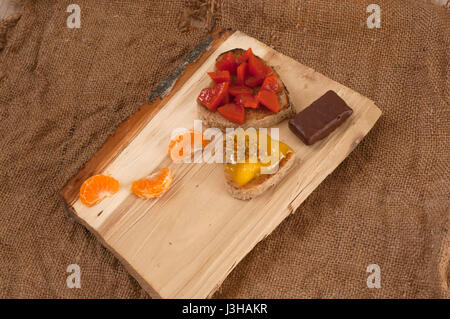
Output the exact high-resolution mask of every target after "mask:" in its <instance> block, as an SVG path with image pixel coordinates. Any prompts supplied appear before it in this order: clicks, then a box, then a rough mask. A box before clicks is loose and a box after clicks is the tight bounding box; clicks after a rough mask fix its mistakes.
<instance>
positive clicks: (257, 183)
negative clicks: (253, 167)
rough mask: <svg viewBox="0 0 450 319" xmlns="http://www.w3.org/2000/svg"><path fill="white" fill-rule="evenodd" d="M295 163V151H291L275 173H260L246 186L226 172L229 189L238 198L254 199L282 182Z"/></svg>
mask: <svg viewBox="0 0 450 319" xmlns="http://www.w3.org/2000/svg"><path fill="white" fill-rule="evenodd" d="M294 163H295V153H294V152H290V153H288V154H287V155H286V157H285V158H283V159H282V160H281V161H280V163H279V167H278V171H277V172H276V173H275V174H266V175H259V176H258V177H256V178H255V179H253V180H251V181H250V182H249V183H248V184H245V185H244V186H240V185H238V184H237V183H236V182H235V181H233V179H232V178H231V176H230V175H229V174H227V173H225V181H226V187H227V191H228V192H229V193H230V195H231V196H233V197H234V198H237V199H242V200H249V199H252V198H253V197H256V196H258V195H261V194H262V193H264V192H265V191H266V190H267V189H269V188H270V187H272V186H275V185H277V184H278V183H280V181H282V180H283V178H284V177H285V176H286V174H287V173H288V172H289V171H290V170H291V168H292V167H294Z"/></svg>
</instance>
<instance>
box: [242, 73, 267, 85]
mask: <svg viewBox="0 0 450 319" xmlns="http://www.w3.org/2000/svg"><path fill="white" fill-rule="evenodd" d="M263 81H264V77H261V76H259V75H257V76H250V77H248V78H247V79H246V80H245V85H247V86H250V87H255V86H258V85H260V84H261V83H263Z"/></svg>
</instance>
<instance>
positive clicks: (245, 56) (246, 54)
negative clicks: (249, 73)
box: [236, 48, 253, 64]
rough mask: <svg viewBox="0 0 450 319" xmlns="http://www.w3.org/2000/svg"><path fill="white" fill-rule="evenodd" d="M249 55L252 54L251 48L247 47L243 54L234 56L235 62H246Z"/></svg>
mask: <svg viewBox="0 0 450 319" xmlns="http://www.w3.org/2000/svg"><path fill="white" fill-rule="evenodd" d="M251 56H253V51H252V48H248V50H247V51H245V52H244V54H243V55H241V56H240V57H237V58H236V62H237V64H241V63H243V62H247V60H248V59H249V58H250V57H251Z"/></svg>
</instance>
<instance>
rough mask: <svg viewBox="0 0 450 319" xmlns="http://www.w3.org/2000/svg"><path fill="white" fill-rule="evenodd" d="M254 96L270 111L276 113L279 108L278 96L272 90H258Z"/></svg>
mask: <svg viewBox="0 0 450 319" xmlns="http://www.w3.org/2000/svg"><path fill="white" fill-rule="evenodd" d="M256 98H257V99H258V101H259V102H260V103H261V104H262V105H264V106H265V107H267V108H268V109H269V110H271V111H272V112H275V113H277V112H278V111H279V110H280V104H279V103H278V97H277V95H276V94H275V93H274V92H272V91H268V90H259V92H258V94H257V95H256Z"/></svg>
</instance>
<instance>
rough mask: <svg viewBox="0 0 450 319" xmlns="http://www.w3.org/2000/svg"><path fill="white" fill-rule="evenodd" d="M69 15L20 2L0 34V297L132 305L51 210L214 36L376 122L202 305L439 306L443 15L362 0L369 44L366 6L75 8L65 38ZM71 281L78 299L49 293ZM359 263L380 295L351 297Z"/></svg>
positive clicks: (444, 290)
mask: <svg viewBox="0 0 450 319" xmlns="http://www.w3.org/2000/svg"><path fill="white" fill-rule="evenodd" d="M73 2H74V1H57V2H56V1H54V2H50V1H26V2H25V3H24V7H23V14H22V17H21V19H20V20H19V21H18V22H17V24H16V26H15V27H13V28H11V27H12V25H13V24H14V22H15V21H9V23H8V26H5V24H4V23H3V24H2V27H1V29H0V33H2V38H3V39H4V41H3V42H2V43H3V44H5V45H4V48H3V50H2V51H0V63H1V64H0V297H45V298H46V297H74V298H80V297H89V298H90V297H138V298H141V297H147V294H146V293H145V292H144V291H143V290H142V289H141V288H140V287H139V285H138V284H137V282H136V281H135V280H134V279H133V278H132V277H131V276H130V275H128V274H127V272H126V271H125V269H124V268H123V267H122V266H121V265H120V264H119V262H118V261H117V260H116V259H115V258H114V257H113V256H112V254H111V253H109V252H108V251H107V250H106V249H104V248H103V247H102V246H101V245H100V244H99V243H98V242H97V241H96V240H95V239H94V237H93V236H92V235H91V234H90V233H88V231H87V230H86V229H84V228H83V227H82V226H80V225H78V224H76V223H74V222H72V221H70V220H68V219H67V217H66V215H65V213H64V210H63V206H62V203H61V202H60V200H59V196H58V192H59V190H60V189H61V188H62V187H63V185H64V184H65V182H66V181H67V180H68V179H69V178H70V177H71V176H72V175H74V174H75V173H76V172H77V171H78V170H79V168H80V167H81V166H82V165H83V163H85V162H86V161H87V160H88V159H89V158H90V157H91V156H92V155H93V154H94V153H95V151H96V150H97V149H98V148H99V147H100V145H101V144H102V143H103V142H104V141H105V139H106V137H107V136H108V135H109V134H110V133H111V132H113V130H114V128H115V126H116V125H117V124H118V123H120V122H121V121H122V120H124V119H125V118H127V117H128V116H129V115H130V114H132V113H133V112H134V111H135V110H136V109H137V107H138V106H139V105H140V104H141V103H142V102H144V101H145V100H146V98H147V97H148V94H149V92H150V91H151V90H152V89H153V88H154V87H155V86H156V85H157V83H159V82H160V81H161V80H162V79H164V78H165V77H166V76H167V75H168V74H169V72H170V70H172V69H173V68H174V67H176V66H177V65H178V63H179V62H180V61H181V60H182V58H183V56H184V55H185V54H186V53H187V52H189V50H190V49H191V48H192V47H193V46H194V45H196V44H197V43H199V42H200V41H201V40H202V39H203V38H204V37H205V36H207V34H208V32H209V30H211V29H212V28H213V27H231V28H234V29H239V30H241V31H243V32H246V33H248V34H249V35H251V36H253V37H256V38H257V39H259V40H261V41H263V42H265V43H267V44H269V45H271V46H273V47H274V48H275V49H277V50H279V51H280V52H282V53H284V54H286V55H289V56H291V57H293V58H295V59H297V60H298V61H300V62H302V63H304V64H306V65H308V66H311V67H313V68H314V69H316V70H317V71H319V72H322V73H324V74H325V75H327V76H329V77H331V78H333V79H335V80H337V81H339V82H341V83H343V84H345V85H347V86H349V87H351V88H353V89H354V90H356V91H359V92H360V93H362V94H364V95H366V96H368V97H370V98H371V99H373V100H374V101H375V103H376V104H377V105H378V106H379V107H380V108H381V109H382V111H383V116H382V117H381V119H380V120H379V122H378V123H377V124H376V126H375V127H374V129H373V130H372V131H371V132H370V133H369V135H368V136H367V137H366V138H365V139H364V140H363V142H362V143H361V144H360V145H359V146H358V147H357V149H356V150H355V151H353V153H352V154H351V155H350V156H349V157H348V158H347V159H346V160H345V161H344V162H343V163H342V164H341V165H340V167H339V168H338V169H336V170H335V172H334V173H333V174H332V175H330V176H329V177H328V178H327V179H326V180H325V181H324V182H323V183H322V184H321V185H320V187H319V188H318V189H317V190H316V191H314V192H313V194H312V195H311V196H310V197H309V198H308V200H307V201H305V202H304V203H303V205H301V207H300V208H299V209H298V211H297V213H296V214H294V215H292V216H290V217H289V218H287V219H286V220H285V221H284V222H283V223H282V224H281V226H280V227H278V229H277V230H276V231H275V232H274V233H273V234H272V235H271V236H269V237H268V238H267V239H265V240H264V241H263V242H261V243H260V244H258V245H257V247H256V248H255V249H254V250H253V251H252V252H251V253H250V254H249V255H248V256H247V257H246V258H245V259H244V260H243V261H242V262H241V263H240V264H239V265H238V266H237V267H236V269H235V270H234V271H233V272H232V273H231V275H230V276H229V277H228V279H227V280H226V281H225V282H224V284H223V286H222V287H221V289H220V291H219V292H218V293H217V294H216V297H287V298H291V297H319V298H321V297H327V298H328V297H352V298H360V297H446V296H448V295H447V294H448V284H449V282H450V270H449V267H448V265H449V238H448V237H447V236H448V235H447V234H448V229H449V221H448V218H449V174H448V164H449V160H450V159H449V146H450V145H449V140H450V139H449V132H450V125H449V124H450V122H449V118H450V114H449V86H450V83H449V78H448V70H449V28H450V25H449V21H450V19H449V17H450V16H449V12H448V11H446V10H445V9H444V8H438V7H433V6H431V5H426V4H423V3H416V2H413V1H412V2H409V1H381V0H377V1H376V2H377V3H378V4H379V5H380V6H381V9H382V28H381V29H372V30H369V29H368V28H367V27H366V24H365V23H366V18H367V16H368V15H369V14H367V13H366V7H367V5H368V4H369V3H372V1H342V0H335V1H314V2H312V1H306V0H305V1H287V0H283V1H281V0H280V1H275V0H273V1H264V3H263V1H256V0H255V1H220V0H216V1H214V8H212V6H211V2H213V1H208V2H205V3H206V5H205V9H201V8H202V6H201V4H202V3H203V2H204V1H197V2H184V1H136V0H129V1H109V0H108V1H106V0H104V1H93V0H91V1H84V0H83V1H82V0H77V1H76V3H77V4H79V5H80V6H81V10H82V21H81V23H82V25H81V29H68V28H67V27H66V26H65V22H66V18H67V16H68V15H69V14H68V13H66V7H67V5H68V4H70V3H73ZM199 8H200V9H199ZM207 10H210V12H214V14H213V15H210V14H207ZM202 18H206V19H205V22H202V21H203V20H201V19H202ZM214 24H215V25H214ZM6 31H7V33H5V32H6ZM5 35H6V36H5ZM0 47H3V45H1V46H0ZM0 50H1V49H0ZM446 240H447V242H446ZM73 263H77V264H79V265H80V267H81V270H82V288H81V289H68V288H67V287H66V277H67V275H68V274H67V273H66V267H67V266H68V265H69V264H73ZM372 263H376V264H378V265H380V267H381V271H382V288H381V289H368V288H367V286H366V278H367V276H368V273H366V267H367V266H368V265H369V264H372Z"/></svg>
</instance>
